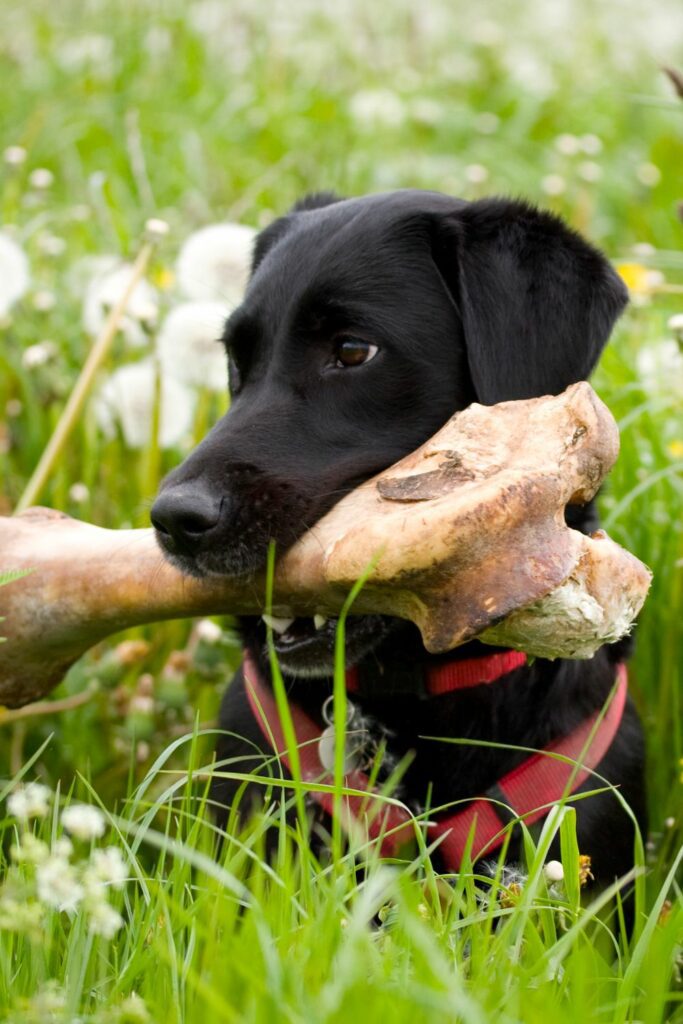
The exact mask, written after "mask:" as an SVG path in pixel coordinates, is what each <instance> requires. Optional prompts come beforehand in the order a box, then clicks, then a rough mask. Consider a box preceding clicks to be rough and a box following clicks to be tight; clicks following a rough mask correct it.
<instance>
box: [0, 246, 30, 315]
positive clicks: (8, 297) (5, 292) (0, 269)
mask: <svg viewBox="0 0 683 1024" xmlns="http://www.w3.org/2000/svg"><path fill="white" fill-rule="evenodd" d="M30 283H31V276H30V273H29V264H28V259H27V257H26V253H25V252H24V250H23V249H22V248H21V247H20V246H18V245H17V243H16V242H15V241H14V239H13V238H11V237H10V236H9V235H8V234H7V232H5V231H0V317H2V316H6V314H7V313H9V311H10V309H11V308H12V306H13V305H14V303H15V302H16V301H17V300H18V299H20V298H21V297H22V295H25V293H26V292H27V291H28V287H29V285H30Z"/></svg>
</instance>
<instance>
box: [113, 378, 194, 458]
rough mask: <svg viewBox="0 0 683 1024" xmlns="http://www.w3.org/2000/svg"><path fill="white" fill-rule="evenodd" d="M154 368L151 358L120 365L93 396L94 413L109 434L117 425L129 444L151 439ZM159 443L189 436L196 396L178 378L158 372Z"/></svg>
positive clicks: (141, 444) (166, 445) (140, 444)
mask: <svg viewBox="0 0 683 1024" xmlns="http://www.w3.org/2000/svg"><path fill="white" fill-rule="evenodd" d="M156 380H157V371H156V368H155V365H154V362H153V361H152V360H151V359H144V360H142V361H141V362H139V363H129V364H127V365H125V366H120V367H119V368H118V369H117V370H115V371H114V373H112V374H111V376H110V377H109V378H108V379H107V380H106V381H105V382H104V384H103V385H102V386H101V388H100V390H99V392H98V393H97V395H96V396H95V399H94V411H95V417H96V419H97V421H98V423H99V425H100V428H101V429H102V431H103V433H104V434H105V436H106V437H108V438H113V437H115V436H116V428H117V425H118V426H120V428H121V431H122V433H123V438H124V440H125V442H126V445H127V446H128V447H129V448H136V449H138V448H145V447H147V446H148V445H149V443H150V437H151V431H152V426H153V422H154V406H155V402H156V398H157V388H156ZM159 397H160V402H161V416H160V423H159V444H160V446H161V447H162V448H164V449H166V448H174V447H176V446H177V445H179V444H180V443H181V442H182V440H183V439H184V438H187V437H189V435H190V430H191V428H192V418H193V415H194V406H195V396H194V394H193V392H191V391H190V390H189V388H187V387H185V386H184V385H183V384H181V383H180V382H179V381H176V380H174V379H173V378H172V377H168V376H167V375H165V374H162V376H161V388H160V396H159Z"/></svg>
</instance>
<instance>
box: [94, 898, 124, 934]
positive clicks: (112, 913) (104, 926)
mask: <svg viewBox="0 0 683 1024" xmlns="http://www.w3.org/2000/svg"><path fill="white" fill-rule="evenodd" d="M122 926H123V918H122V917H121V915H120V914H119V912H118V910H114V908H113V907H112V906H111V904H109V903H107V901H106V900H98V901H97V902H94V903H93V904H92V906H88V927H89V929H90V931H91V932H92V933H93V935H102V936H103V938H105V939H113V938H114V936H115V935H116V933H117V932H118V931H119V929H120V928H121V927H122Z"/></svg>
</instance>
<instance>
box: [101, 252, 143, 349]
mask: <svg viewBox="0 0 683 1024" xmlns="http://www.w3.org/2000/svg"><path fill="white" fill-rule="evenodd" d="M91 265H92V264H91ZM94 268H95V274H94V277H93V278H92V280H91V281H90V283H89V285H88V286H87V290H86V293H85V299H84V301H83V326H84V327H85V329H86V331H87V332H88V334H90V335H92V336H93V337H95V336H96V335H97V334H99V333H100V331H101V330H102V328H103V326H104V324H105V322H106V319H107V317H108V316H109V313H110V311H111V309H112V308H113V307H114V306H115V305H116V304H117V303H118V302H119V301H120V299H121V298H122V296H123V294H124V292H125V291H126V289H127V288H128V285H129V284H130V279H131V273H132V269H133V267H132V264H130V263H121V262H120V260H117V259H116V258H112V257H101V258H100V259H99V260H97V261H94ZM158 315H159V303H158V296H157V291H156V289H155V288H153V287H152V285H151V284H150V283H149V281H146V280H144V279H143V280H141V281H138V282H137V284H136V285H135V287H134V288H133V291H132V293H131V295H130V298H129V299H128V305H127V306H126V312H125V313H124V315H123V317H122V318H121V324H120V328H119V329H120V331H121V332H122V334H123V336H124V338H125V339H126V341H127V343H128V344H129V345H130V346H131V347H133V348H141V347H142V346H143V345H145V344H146V343H147V335H146V334H145V331H144V330H143V325H146V326H148V327H149V326H153V325H154V324H155V323H156V320H157V317H158Z"/></svg>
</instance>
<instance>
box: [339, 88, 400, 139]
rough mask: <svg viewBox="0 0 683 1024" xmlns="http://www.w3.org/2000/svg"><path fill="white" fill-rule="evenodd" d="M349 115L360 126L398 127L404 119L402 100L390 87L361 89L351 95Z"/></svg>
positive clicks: (372, 128) (371, 127)
mask: <svg viewBox="0 0 683 1024" xmlns="http://www.w3.org/2000/svg"><path fill="white" fill-rule="evenodd" d="M349 112H350V114H351V117H352V118H353V119H354V121H356V123H357V124H358V125H360V127H362V128H367V129H369V130H374V129H375V128H377V127H384V128H399V127H400V126H401V125H402V124H403V122H404V121H405V119H406V109H405V105H404V103H403V100H402V99H401V98H400V96H397V95H396V93H395V92H392V91H391V89H362V90H361V91H360V92H357V93H355V94H354V95H353V96H352V97H351V101H350V103H349Z"/></svg>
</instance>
